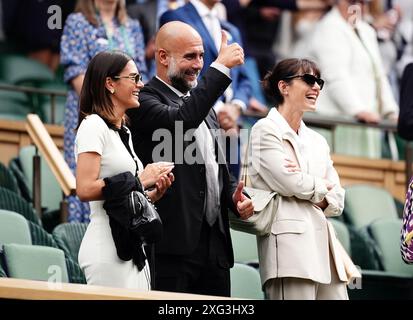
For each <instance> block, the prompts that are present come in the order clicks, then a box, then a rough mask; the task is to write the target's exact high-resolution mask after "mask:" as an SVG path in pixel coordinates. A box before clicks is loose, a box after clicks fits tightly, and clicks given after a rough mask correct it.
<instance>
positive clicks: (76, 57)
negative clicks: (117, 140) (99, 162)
mask: <svg viewBox="0 0 413 320" xmlns="http://www.w3.org/2000/svg"><path fill="white" fill-rule="evenodd" d="M113 22H114V25H115V30H114V33H113V35H112V37H111V39H108V37H107V35H106V30H105V27H104V25H100V26H99V27H95V26H94V25H92V24H91V23H89V21H88V20H86V18H85V16H84V15H83V14H82V13H73V14H70V15H69V16H68V18H67V20H66V24H65V27H64V30H63V35H62V38H61V42H60V50H61V57H60V59H61V64H62V65H63V66H64V68H65V72H64V79H65V81H66V82H67V83H69V84H70V82H71V81H72V80H73V79H74V78H76V77H77V76H78V75H81V74H85V72H86V68H87V66H88V63H89V61H90V60H91V59H92V58H93V57H94V56H95V55H96V54H97V53H99V52H102V51H105V50H110V49H119V50H122V51H125V52H127V53H128V54H129V55H130V56H132V57H133V58H134V60H135V62H136V65H137V67H138V70H139V72H140V73H141V74H142V75H143V80H144V82H145V81H146V80H147V75H146V72H147V71H146V65H145V47H144V40H143V34H142V28H141V25H140V23H139V21H137V20H134V19H128V22H127V24H126V25H125V26H124V27H121V26H120V24H119V23H118V21H117V20H116V19H114V21H113ZM125 39H126V41H125ZM78 102H79V97H78V95H77V93H76V92H75V90H74V89H73V88H72V89H70V90H69V92H68V95H67V101H66V107H65V117H64V127H65V132H64V157H65V160H66V162H67V163H68V165H69V167H70V169H71V170H72V172H73V174H76V173H75V171H76V161H75V155H74V141H75V136H76V132H75V129H76V127H77V121H78V114H79V109H78ZM68 202H69V217H68V220H69V221H70V222H72V221H76V222H89V205H88V203H83V202H81V201H80V200H79V199H78V198H77V197H69V198H68Z"/></svg>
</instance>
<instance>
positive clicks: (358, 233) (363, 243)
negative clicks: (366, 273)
mask: <svg viewBox="0 0 413 320" xmlns="http://www.w3.org/2000/svg"><path fill="white" fill-rule="evenodd" d="M347 229H348V231H349V233H350V247H351V258H352V259H353V262H354V264H356V265H358V266H359V267H360V268H361V269H363V270H364V269H367V270H381V266H380V263H381V262H380V258H379V256H378V253H377V250H376V245H375V243H374V240H373V239H372V238H371V237H370V235H369V233H368V231H367V228H362V229H356V228H354V227H352V226H349V225H347Z"/></svg>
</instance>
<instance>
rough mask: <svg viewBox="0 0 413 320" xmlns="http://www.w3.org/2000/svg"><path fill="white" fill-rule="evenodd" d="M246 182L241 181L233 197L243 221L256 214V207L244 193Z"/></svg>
mask: <svg viewBox="0 0 413 320" xmlns="http://www.w3.org/2000/svg"><path fill="white" fill-rule="evenodd" d="M242 189H244V182H243V181H240V182H239V183H238V186H237V189H236V190H235V192H234V194H233V195H232V200H233V201H234V204H235V205H236V207H237V210H238V213H239V215H240V217H241V219H243V220H245V219H248V218H249V217H251V216H252V215H253V213H254V206H253V205H252V201H251V199H248V198H247V197H246V196H245V195H244V194H243V193H242Z"/></svg>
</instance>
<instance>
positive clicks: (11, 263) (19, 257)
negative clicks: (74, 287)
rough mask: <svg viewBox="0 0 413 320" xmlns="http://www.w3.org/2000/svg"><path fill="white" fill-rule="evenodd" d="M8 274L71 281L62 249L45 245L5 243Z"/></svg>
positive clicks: (4, 251) (20, 277)
mask: <svg viewBox="0 0 413 320" xmlns="http://www.w3.org/2000/svg"><path fill="white" fill-rule="evenodd" d="M3 254H4V261H5V265H6V269H7V274H8V276H9V277H11V278H19V279H27V280H38V281H53V280H55V281H56V282H69V277H68V273H67V267H66V261H65V256H64V253H63V251H62V250H60V249H56V248H50V247H43V246H34V245H22V244H5V245H4V246H3Z"/></svg>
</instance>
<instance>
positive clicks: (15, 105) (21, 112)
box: [0, 90, 33, 121]
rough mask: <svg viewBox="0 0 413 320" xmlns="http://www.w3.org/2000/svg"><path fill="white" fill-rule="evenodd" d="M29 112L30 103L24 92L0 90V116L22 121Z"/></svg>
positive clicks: (30, 109) (31, 110)
mask: <svg viewBox="0 0 413 320" xmlns="http://www.w3.org/2000/svg"><path fill="white" fill-rule="evenodd" d="M30 112H33V108H32V103H31V101H30V99H29V97H28V96H27V95H26V94H24V93H22V92H14V91H5V90H0V118H2V119H8V120H23V121H24V120H25V119H26V116H27V114H29V113H30Z"/></svg>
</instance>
